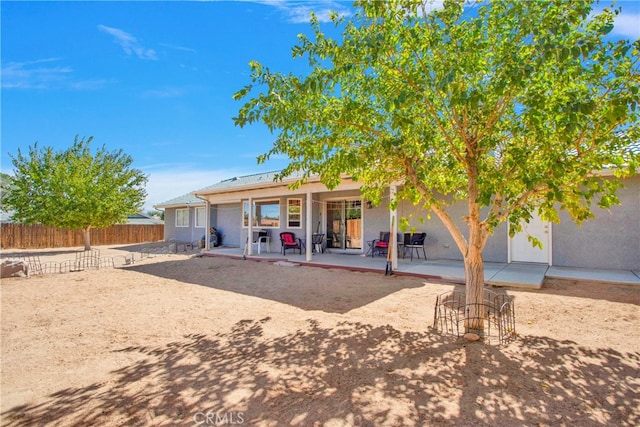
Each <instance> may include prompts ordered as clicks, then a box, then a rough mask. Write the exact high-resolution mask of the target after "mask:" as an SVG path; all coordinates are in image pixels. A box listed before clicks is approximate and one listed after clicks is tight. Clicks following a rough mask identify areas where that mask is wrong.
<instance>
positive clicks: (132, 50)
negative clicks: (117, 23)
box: [98, 25, 158, 61]
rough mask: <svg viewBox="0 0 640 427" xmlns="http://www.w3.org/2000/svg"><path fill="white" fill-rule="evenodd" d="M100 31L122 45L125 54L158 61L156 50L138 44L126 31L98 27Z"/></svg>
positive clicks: (104, 26) (102, 26)
mask: <svg viewBox="0 0 640 427" xmlns="http://www.w3.org/2000/svg"><path fill="white" fill-rule="evenodd" d="M98 29H99V30H100V31H103V32H105V33H107V34H110V35H112V36H113V37H114V39H115V42H116V43H118V44H119V45H120V47H121V48H122V50H124V53H126V54H127V55H135V56H137V57H138V58H139V59H150V60H154V61H155V60H157V59H158V57H157V55H156V51H155V50H153V49H147V48H146V47H144V46H142V45H141V44H140V43H139V42H138V39H137V38H135V37H134V36H133V35H131V34H129V33H127V32H126V31H123V30H121V29H118V28H113V27H107V26H106V25H98Z"/></svg>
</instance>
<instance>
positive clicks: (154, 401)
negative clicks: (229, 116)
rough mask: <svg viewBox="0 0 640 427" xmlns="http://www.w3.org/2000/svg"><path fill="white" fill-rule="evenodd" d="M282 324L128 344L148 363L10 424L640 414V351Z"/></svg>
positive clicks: (600, 419) (488, 420)
mask: <svg viewBox="0 0 640 427" xmlns="http://www.w3.org/2000/svg"><path fill="white" fill-rule="evenodd" d="M269 320H270V319H269V318H266V319H262V320H258V321H254V320H245V321H241V322H238V323H237V324H235V325H234V326H233V328H231V330H229V331H228V332H226V333H220V334H216V335H212V336H208V335H205V334H200V335H187V336H184V338H183V339H182V340H180V341H177V342H172V343H169V344H167V345H163V346H158V347H144V346H142V347H140V346H136V347H128V348H122V349H118V350H116V351H117V352H121V353H130V354H135V355H137V356H139V357H140V358H141V359H140V360H139V361H137V362H134V363H132V364H130V365H129V366H126V367H124V368H122V369H119V370H117V371H114V372H113V373H112V375H111V378H110V379H108V380H107V381H105V382H103V383H94V384H89V385H87V386H85V387H81V388H73V389H64V390H60V391H58V392H56V393H54V394H52V395H50V396H49V397H48V398H47V399H46V400H44V401H41V402H38V403H35V404H28V405H23V406H19V407H15V408H12V409H10V410H8V411H6V412H5V413H3V414H2V419H3V424H4V425H6V426H23V425H35V424H38V425H42V424H55V425H62V424H64V425H104V424H110V425H119V424H127V425H196V424H203V425H213V424H214V423H213V422H209V423H206V422H205V421H207V418H206V417H207V416H209V417H210V418H209V420H216V419H217V420H218V421H220V422H219V423H218V424H217V425H220V424H223V422H222V421H224V420H225V419H226V424H232V422H231V421H235V423H236V424H238V423H239V421H242V423H244V424H245V425H252V426H254V425H258V426H259V425H265V426H266V425H300V426H306V425H325V424H333V425H357V426H369V425H370V426H380V425H397V426H411V425H445V424H446V425H501V426H521V425H523V424H527V425H541V424H542V425H548V424H552V425H580V426H591V425H617V426H633V425H638V423H640V409H639V408H640V395H639V393H640V392H639V391H638V387H637V374H638V363H639V360H640V354H638V353H635V354H626V355H625V354H620V353H618V352H616V351H613V350H610V349H599V350H597V351H594V350H591V349H586V348H583V347H580V346H578V345H577V344H575V343H574V342H570V341H556V340H553V339H550V338H545V337H529V338H524V339H519V340H517V341H516V342H514V343H512V344H510V345H509V346H507V347H505V348H497V347H491V346H486V345H482V344H478V343H474V344H462V343H460V342H453V341H452V339H450V338H449V337H442V336H439V335H434V334H429V333H410V332H400V331H398V330H396V329H394V328H392V327H391V326H381V327H374V326H371V325H367V324H362V323H353V322H344V323H340V324H338V325H337V326H334V327H330V328H326V327H322V326H320V325H319V324H318V323H317V322H315V321H308V325H307V327H306V328H303V329H300V330H298V331H296V332H295V333H291V334H287V335H284V336H278V337H275V338H274V337H273V334H272V333H271V332H272V331H268V328H269V326H270V325H269ZM265 331H267V332H269V333H265ZM207 414H208V415H207ZM216 417H217V418H216ZM225 417H226V418H225Z"/></svg>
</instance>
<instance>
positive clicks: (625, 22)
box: [613, 8, 640, 40]
mask: <svg viewBox="0 0 640 427" xmlns="http://www.w3.org/2000/svg"><path fill="white" fill-rule="evenodd" d="M613 32H614V33H615V34H618V35H620V36H624V37H628V38H630V39H631V40H637V39H639V38H640V13H625V12H624V8H623V9H622V13H621V14H620V15H618V16H617V17H616V19H615V21H614V27H613Z"/></svg>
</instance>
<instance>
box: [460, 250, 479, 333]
mask: <svg viewBox="0 0 640 427" xmlns="http://www.w3.org/2000/svg"><path fill="white" fill-rule="evenodd" d="M464 275H465V283H466V287H467V289H466V301H465V302H466V313H465V315H466V317H465V322H464V323H465V325H464V326H465V332H466V333H469V332H470V333H474V334H478V335H479V336H483V332H484V309H483V303H484V261H483V259H482V247H481V246H478V245H477V244H470V245H469V250H468V252H467V255H466V256H465V257H464Z"/></svg>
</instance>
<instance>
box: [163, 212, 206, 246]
mask: <svg viewBox="0 0 640 427" xmlns="http://www.w3.org/2000/svg"><path fill="white" fill-rule="evenodd" d="M188 209H189V226H188V227H176V211H177V208H167V209H165V210H164V224H165V225H164V239H165V241H169V240H178V241H181V242H192V241H196V240H198V239H200V238H201V237H202V235H203V234H204V228H196V229H194V228H193V227H194V224H195V208H192V207H190V208H188Z"/></svg>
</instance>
